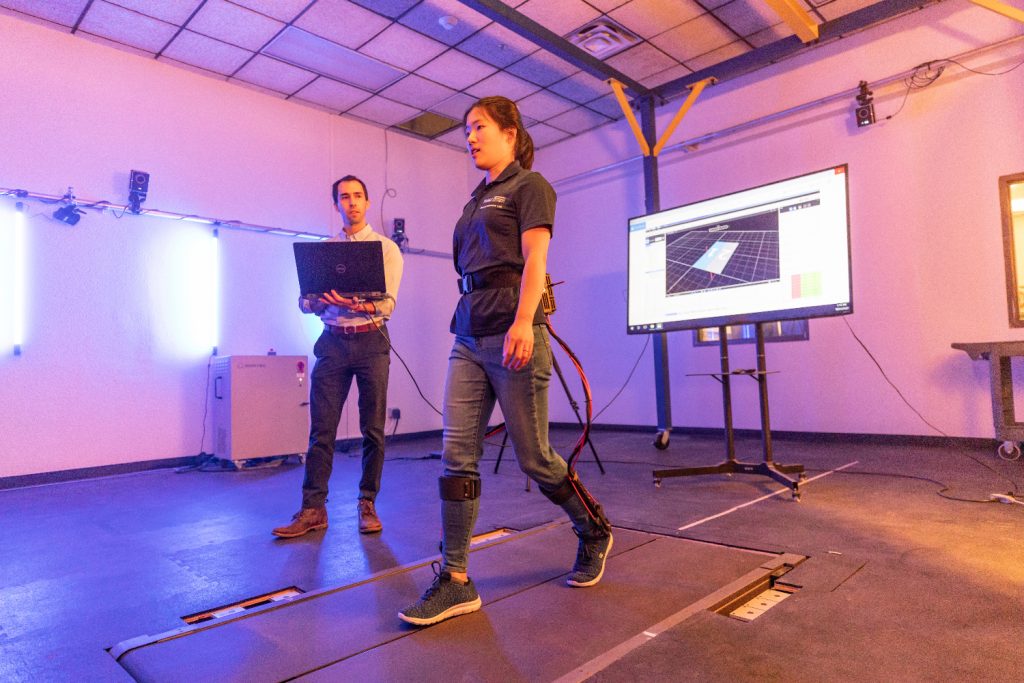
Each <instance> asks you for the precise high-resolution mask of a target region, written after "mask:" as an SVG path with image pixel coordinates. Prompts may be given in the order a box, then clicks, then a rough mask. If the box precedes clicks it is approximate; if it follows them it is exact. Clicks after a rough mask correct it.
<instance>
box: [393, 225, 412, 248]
mask: <svg viewBox="0 0 1024 683" xmlns="http://www.w3.org/2000/svg"><path fill="white" fill-rule="evenodd" d="M391 241H393V242H394V243H395V244H397V245H398V248H399V249H401V250H402V251H405V247H406V246H407V245H408V244H409V238H408V237H407V236H406V234H405V219H404V218H396V219H395V222H394V229H393V231H392V233H391Z"/></svg>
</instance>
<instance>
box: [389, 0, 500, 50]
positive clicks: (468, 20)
mask: <svg viewBox="0 0 1024 683" xmlns="http://www.w3.org/2000/svg"><path fill="white" fill-rule="evenodd" d="M443 17H449V19H447V20H446V21H445V25H442V24H441V19H442V18H443ZM453 19H454V20H455V21H454V23H453V22H452V20H453ZM398 21H399V22H400V23H402V24H404V25H406V26H408V27H409V28H414V29H416V30H417V31H419V32H420V33H423V34H425V35H428V36H430V37H431V38H433V39H435V40H440V41H441V42H442V43H444V44H445V45H455V44H457V43H460V42H462V41H463V40H465V39H466V38H468V37H469V36H471V35H473V34H474V33H476V32H477V31H479V30H480V29H482V28H483V27H484V26H486V25H487V24H489V23H491V22H490V20H489V19H487V18H486V17H484V16H483V15H481V14H480V13H478V12H474V11H473V10H471V9H469V8H468V7H466V6H465V5H463V4H462V3H461V2H459V0H424V2H421V3H420V4H419V5H417V6H416V7H414V8H413V9H412V10H410V11H409V12H408V13H407V14H405V15H404V16H403V17H402V18H401V19H399V20H398ZM445 26H448V28H445Z"/></svg>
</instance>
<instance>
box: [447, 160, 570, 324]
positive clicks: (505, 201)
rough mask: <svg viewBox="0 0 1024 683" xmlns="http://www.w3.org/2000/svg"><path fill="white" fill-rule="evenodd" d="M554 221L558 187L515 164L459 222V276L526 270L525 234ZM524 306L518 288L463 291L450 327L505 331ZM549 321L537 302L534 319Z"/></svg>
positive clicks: (481, 189) (479, 194)
mask: <svg viewBox="0 0 1024 683" xmlns="http://www.w3.org/2000/svg"><path fill="white" fill-rule="evenodd" d="M554 224H555V190H554V189H553V188H552V187H551V184H550V183H548V181H547V180H545V179H544V176H542V175H541V174H539V173H537V172H535V171H528V170H526V169H524V168H522V167H521V166H520V165H519V164H518V163H517V162H512V163H511V164H510V165H509V166H508V168H506V169H505V170H504V171H502V173H501V175H499V176H498V177H497V179H495V181H494V182H492V183H488V182H487V180H486V178H485V179H484V180H482V181H480V184H479V185H478V186H477V188H476V189H475V190H473V196H472V198H471V199H470V200H469V203H468V204H466V207H465V208H464V209H463V210H462V218H460V219H459V222H458V223H456V224H455V234H454V236H453V239H452V255H453V257H454V260H455V270H456V271H458V273H459V275H465V274H467V273H479V272H480V271H483V270H486V269H488V268H495V267H505V268H511V269H513V270H516V271H518V272H519V273H522V272H523V266H524V265H525V264H526V260H525V258H524V257H523V247H522V234H523V232H525V231H526V230H529V229H531V228H536V227H539V226H545V225H546V226H553V225H554ZM518 305H519V287H497V288H493V289H479V290H476V291H473V292H470V293H469V294H464V295H462V297H461V298H460V299H459V303H458V305H457V306H456V307H455V315H454V316H452V324H451V331H452V333H454V334H459V335H468V336H474V337H480V336H485V335H489V334H504V333H505V332H507V331H508V328H509V327H511V325H512V323H513V321H514V320H515V317H516V307H517V306H518ZM542 322H544V312H543V310H542V309H541V307H540V306H539V305H538V307H537V312H536V313H535V314H534V323H542Z"/></svg>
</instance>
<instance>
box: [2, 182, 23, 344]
mask: <svg viewBox="0 0 1024 683" xmlns="http://www.w3.org/2000/svg"><path fill="white" fill-rule="evenodd" d="M23 206H24V205H23V204H21V202H19V203H18V210H16V211H10V210H9V209H6V208H3V209H0V317H2V320H0V339H2V340H3V344H4V345H5V346H6V345H8V344H9V345H10V347H11V348H12V349H13V351H14V355H15V356H18V355H21V347H22V345H23V344H24V343H25V313H26V304H25V292H26V287H25V274H26V270H27V264H26V243H25V242H26V237H25V214H24V212H23V211H22V207H23Z"/></svg>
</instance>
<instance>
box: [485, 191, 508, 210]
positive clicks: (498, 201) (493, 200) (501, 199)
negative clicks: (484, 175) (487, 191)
mask: <svg viewBox="0 0 1024 683" xmlns="http://www.w3.org/2000/svg"><path fill="white" fill-rule="evenodd" d="M507 200H508V197H505V196H504V195H500V194H496V195H494V196H493V197H486V198H485V199H484V200H483V202H481V203H480V208H481V209H500V208H502V207H504V206H505V202H506V201H507Z"/></svg>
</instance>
